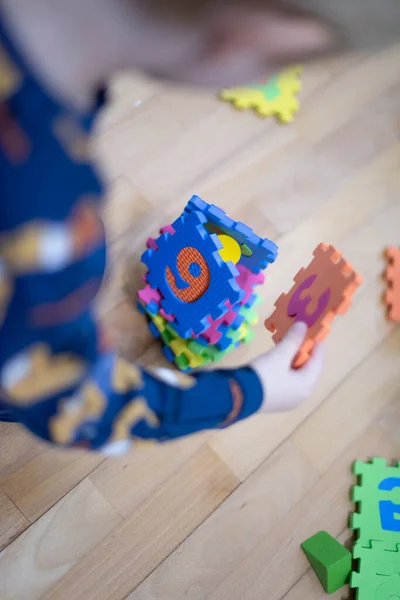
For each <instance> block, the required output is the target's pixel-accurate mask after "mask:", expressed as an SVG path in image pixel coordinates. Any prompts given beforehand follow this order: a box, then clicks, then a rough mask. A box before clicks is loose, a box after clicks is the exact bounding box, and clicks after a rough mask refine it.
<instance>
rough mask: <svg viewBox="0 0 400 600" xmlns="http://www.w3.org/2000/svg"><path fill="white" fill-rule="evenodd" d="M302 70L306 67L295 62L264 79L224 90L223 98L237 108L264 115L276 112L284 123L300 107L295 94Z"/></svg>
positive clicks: (289, 120) (272, 114)
mask: <svg viewBox="0 0 400 600" xmlns="http://www.w3.org/2000/svg"><path fill="white" fill-rule="evenodd" d="M302 71H303V67H302V66H301V65H296V66H294V67H290V68H288V69H284V70H283V71H281V72H280V73H277V74H276V75H273V76H272V77H270V78H269V79H268V80H267V81H265V82H260V83H255V84H251V85H248V86H246V87H242V88H232V89H226V90H222V92H221V98H222V100H227V101H228V102H232V104H233V105H234V106H235V107H236V108H238V109H241V110H242V109H246V108H251V109H254V110H255V111H256V112H257V113H258V114H259V115H261V116H262V117H270V116H276V117H277V118H278V119H279V120H280V121H281V122H282V123H290V122H291V121H293V120H294V117H295V114H296V112H297V111H298V110H299V108H300V103H299V100H298V98H297V96H296V94H297V92H298V91H299V90H300V88H301V80H300V74H301V72H302Z"/></svg>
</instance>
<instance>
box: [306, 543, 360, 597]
mask: <svg viewBox="0 0 400 600" xmlns="http://www.w3.org/2000/svg"><path fill="white" fill-rule="evenodd" d="M301 547H302V549H303V551H304V553H305V555H306V556H307V558H308V560H309V561H310V564H311V566H312V568H313V569H314V571H315V573H316V575H317V577H318V579H319V580H320V582H321V584H322V585H323V587H324V589H325V591H326V592H328V594H331V593H332V592H336V590H339V589H340V588H341V587H343V586H344V585H345V584H346V583H347V581H348V579H349V576H350V573H351V567H352V562H351V553H350V552H349V551H348V550H347V549H346V548H345V547H344V546H342V544H340V543H339V542H338V541H337V540H335V538H333V537H332V536H331V535H329V533H327V532H326V531H319V532H318V533H316V534H315V535H313V536H312V537H310V538H309V539H308V540H306V541H305V542H303V543H302V544H301Z"/></svg>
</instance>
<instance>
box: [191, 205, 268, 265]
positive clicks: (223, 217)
mask: <svg viewBox="0 0 400 600" xmlns="http://www.w3.org/2000/svg"><path fill="white" fill-rule="evenodd" d="M193 211H200V212H201V213H203V214H204V216H205V217H206V219H207V221H208V224H210V223H211V224H212V225H214V226H215V227H216V228H217V229H216V230H214V231H217V232H218V231H220V232H221V233H224V234H225V235H228V236H230V237H232V238H234V239H235V240H236V241H237V242H238V244H239V245H240V247H241V249H242V255H241V258H240V260H239V263H238V264H239V265H243V266H244V267H247V269H249V270H250V271H252V272H253V273H259V272H260V271H262V270H263V269H266V268H267V266H268V265H269V264H270V263H273V262H274V261H275V260H276V258H277V256H278V246H277V245H276V244H274V242H271V240H268V239H264V238H261V237H260V236H258V235H257V234H255V233H254V231H253V230H252V229H251V228H250V227H248V226H247V225H244V224H243V223H241V222H240V221H234V220H233V219H231V218H230V217H228V215H227V214H226V213H225V212H224V211H223V210H222V209H221V208H218V206H215V205H214V204H207V202H204V200H202V199H201V198H199V196H192V198H191V199H190V200H189V202H188V204H187V206H186V208H185V212H186V213H189V214H190V213H191V212H193Z"/></svg>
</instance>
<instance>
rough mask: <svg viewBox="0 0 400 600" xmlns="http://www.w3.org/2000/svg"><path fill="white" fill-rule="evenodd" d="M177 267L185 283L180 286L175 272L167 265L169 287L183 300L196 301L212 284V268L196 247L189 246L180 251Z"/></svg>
mask: <svg viewBox="0 0 400 600" xmlns="http://www.w3.org/2000/svg"><path fill="white" fill-rule="evenodd" d="M176 267H177V271H178V275H179V276H180V277H181V279H182V280H183V282H184V284H183V286H181V287H178V285H177V279H176V277H175V275H174V273H173V272H172V270H171V268H170V267H167V268H166V279H167V282H168V285H169V287H170V288H171V290H172V291H173V292H174V294H175V296H176V297H177V298H179V300H181V301H182V302H187V303H191V302H196V300H198V299H199V298H201V296H203V294H204V293H205V292H206V291H207V289H208V287H209V285H210V269H209V266H208V264H207V262H206V260H205V258H204V256H203V255H202V254H201V253H200V252H199V251H198V250H197V249H196V248H192V247H190V246H187V247H186V248H182V250H181V251H180V252H179V254H178V256H177V259H176Z"/></svg>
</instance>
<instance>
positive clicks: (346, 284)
mask: <svg viewBox="0 0 400 600" xmlns="http://www.w3.org/2000/svg"><path fill="white" fill-rule="evenodd" d="M313 254H314V258H313V260H312V261H311V263H310V264H309V265H308V267H306V268H303V269H301V270H300V271H299V272H298V273H297V275H296V276H295V277H294V281H295V284H294V286H293V287H292V289H291V290H290V291H289V292H288V293H287V294H282V295H281V296H280V297H279V298H278V300H277V301H276V302H275V307H276V308H275V310H274V312H273V313H272V315H271V316H270V317H269V318H268V319H266V321H265V327H266V328H267V329H268V330H269V331H271V332H273V333H274V335H273V337H272V339H273V340H274V342H279V341H280V340H281V339H282V337H283V336H284V335H285V334H286V332H287V331H288V329H289V327H290V326H291V325H292V324H293V323H294V322H295V321H303V322H305V323H306V324H307V325H308V332H307V336H306V339H305V341H304V343H303V345H302V347H301V348H300V350H299V352H298V354H297V356H296V358H295V360H294V362H293V367H295V368H297V367H301V366H302V365H303V364H304V363H306V362H307V360H308V358H309V357H310V355H311V353H312V350H313V348H314V346H315V344H316V343H317V342H321V341H322V340H323V339H325V337H326V336H327V335H328V333H329V331H330V325H331V323H332V321H333V319H334V318H335V316H336V315H338V314H343V313H344V312H346V310H347V308H348V307H349V305H350V303H351V298H352V295H353V294H354V292H355V290H356V289H357V287H358V286H359V285H360V284H361V283H362V277H361V275H358V274H357V273H356V272H355V271H354V270H353V268H352V266H351V265H350V264H349V263H348V262H347V261H345V260H344V259H343V258H342V255H341V254H340V252H338V251H337V250H336V249H335V248H334V247H333V246H328V245H327V244H320V245H319V246H318V247H317V248H316V249H315V250H314V253H313Z"/></svg>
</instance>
